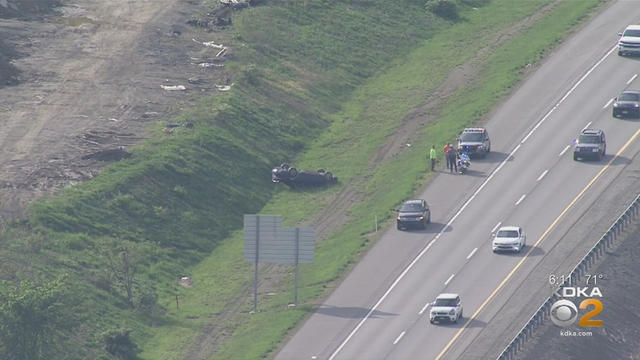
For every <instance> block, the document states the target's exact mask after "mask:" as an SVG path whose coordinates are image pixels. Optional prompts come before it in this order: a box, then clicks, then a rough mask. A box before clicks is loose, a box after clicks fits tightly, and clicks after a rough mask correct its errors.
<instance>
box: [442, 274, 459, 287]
mask: <svg viewBox="0 0 640 360" xmlns="http://www.w3.org/2000/svg"><path fill="white" fill-rule="evenodd" d="M454 276H456V274H451V276H449V278H448V279H447V281H445V282H444V284H445V285H447V284H449V281H451V280H452V279H453V277H454Z"/></svg>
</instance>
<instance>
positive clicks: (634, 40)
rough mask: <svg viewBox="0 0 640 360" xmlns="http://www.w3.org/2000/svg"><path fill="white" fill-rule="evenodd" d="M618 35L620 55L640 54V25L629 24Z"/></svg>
mask: <svg viewBox="0 0 640 360" xmlns="http://www.w3.org/2000/svg"><path fill="white" fill-rule="evenodd" d="M618 36H620V39H619V40H618V55H620V56H623V55H627V54H633V55H640V25H629V26H627V28H626V29H624V31H623V32H621V33H618Z"/></svg>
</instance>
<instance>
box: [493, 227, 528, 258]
mask: <svg viewBox="0 0 640 360" xmlns="http://www.w3.org/2000/svg"><path fill="white" fill-rule="evenodd" d="M526 239H527V236H526V235H525V234H524V232H523V231H522V228H521V227H519V226H503V227H501V228H500V229H499V230H498V232H497V233H496V236H495V237H494V238H493V242H492V244H491V248H492V249H493V252H498V251H501V250H503V251H515V252H520V250H522V248H523V247H524V246H525V244H526Z"/></svg>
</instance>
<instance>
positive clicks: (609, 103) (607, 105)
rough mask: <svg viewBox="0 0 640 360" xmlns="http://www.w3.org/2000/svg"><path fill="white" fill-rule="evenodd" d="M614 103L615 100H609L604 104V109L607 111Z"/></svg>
mask: <svg viewBox="0 0 640 360" xmlns="http://www.w3.org/2000/svg"><path fill="white" fill-rule="evenodd" d="M612 102H613V98H611V99H609V101H607V103H606V104H604V106H603V107H602V108H603V109H606V108H608V107H609V105H611V103H612Z"/></svg>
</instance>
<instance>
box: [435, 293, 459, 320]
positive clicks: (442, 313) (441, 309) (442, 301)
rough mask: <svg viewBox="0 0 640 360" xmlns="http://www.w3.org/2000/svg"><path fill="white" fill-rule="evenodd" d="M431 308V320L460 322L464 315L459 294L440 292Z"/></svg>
mask: <svg viewBox="0 0 640 360" xmlns="http://www.w3.org/2000/svg"><path fill="white" fill-rule="evenodd" d="M431 305H433V306H432V307H431V310H429V322H430V323H432V324H433V323H436V322H438V323H439V322H440V321H442V320H447V321H451V322H458V320H459V319H460V318H461V317H462V305H460V296H458V294H440V295H438V297H437V298H436V301H434V302H433V303H431Z"/></svg>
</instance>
